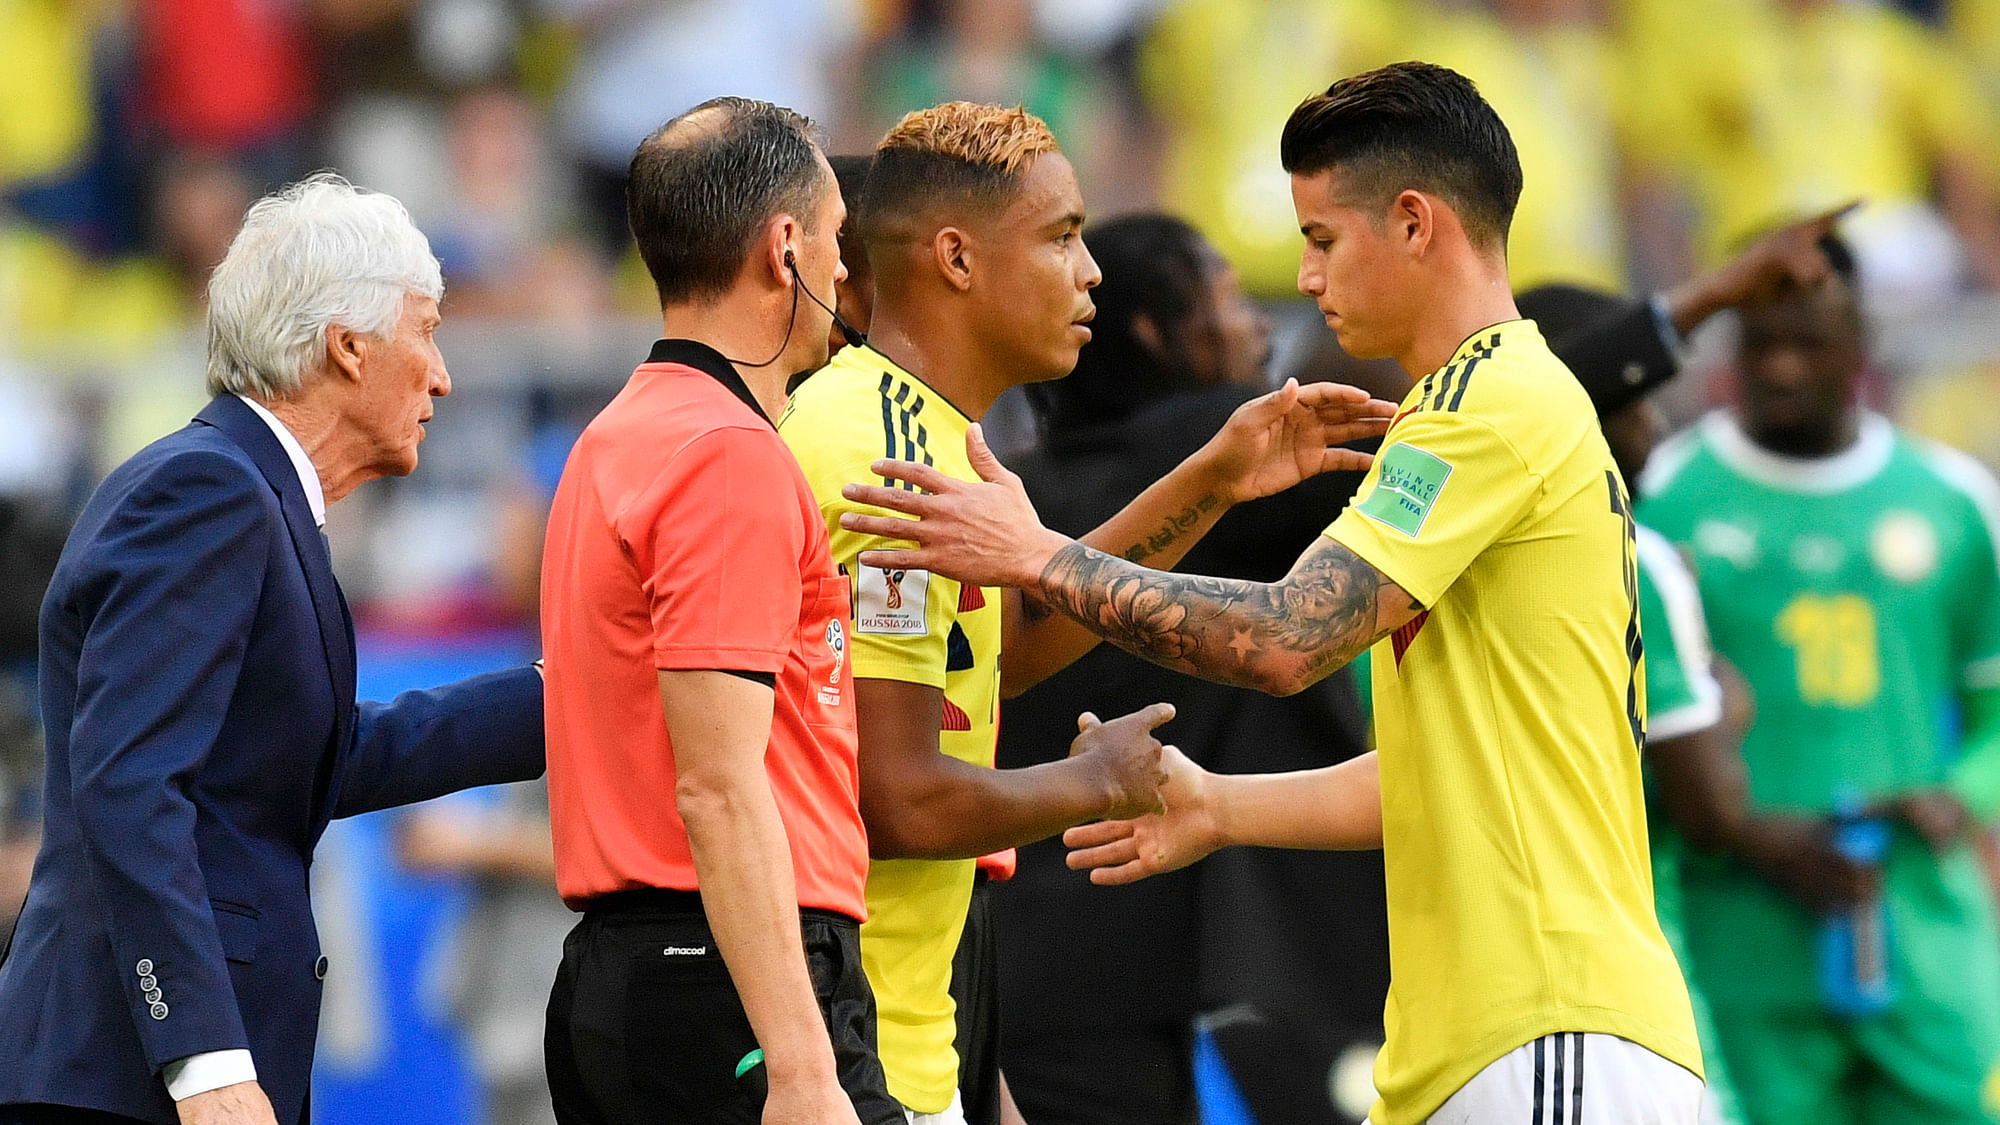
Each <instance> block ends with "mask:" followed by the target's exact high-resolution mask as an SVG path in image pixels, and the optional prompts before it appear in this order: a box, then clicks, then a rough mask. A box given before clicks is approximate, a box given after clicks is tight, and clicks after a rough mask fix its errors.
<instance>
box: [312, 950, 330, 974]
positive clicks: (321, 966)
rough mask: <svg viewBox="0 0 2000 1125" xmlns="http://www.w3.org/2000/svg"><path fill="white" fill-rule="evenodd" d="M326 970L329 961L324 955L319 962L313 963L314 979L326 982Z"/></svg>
mask: <svg viewBox="0 0 2000 1125" xmlns="http://www.w3.org/2000/svg"><path fill="white" fill-rule="evenodd" d="M326 968H327V959H326V956H325V955H324V954H322V955H321V956H320V959H319V960H317V961H314V962H313V979H314V980H325V979H326Z"/></svg>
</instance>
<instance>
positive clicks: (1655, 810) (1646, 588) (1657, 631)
mask: <svg viewBox="0 0 2000 1125" xmlns="http://www.w3.org/2000/svg"><path fill="white" fill-rule="evenodd" d="M1634 530H1635V531H1636V532H1637V536H1638V538H1637V543H1638V547H1639V568H1638V571H1639V625H1640V630H1641V632H1642V634H1643V636H1644V638H1645V643H1646V706H1647V709H1648V711H1649V714H1648V716H1647V720H1646V745H1647V746H1648V747H1652V746H1658V745H1660V744H1662V743H1664V742H1668V741H1670V740H1672V739H1676V738H1680V737H1683V736H1685V735H1690V734H1694V733H1696V732H1698V731H1703V730H1707V729H1708V728H1710V727H1712V726H1715V725H1716V724H1717V723H1719V722H1721V721H1722V685H1721V684H1719V683H1717V682H1716V679H1715V672H1714V667H1713V665H1714V661H1713V658H1712V656H1711V655H1710V650H1709V645H1708V625H1707V623H1706V622H1705V621H1704V620H1703V619H1702V612H1701V592H1700V590H1698V589H1697V588H1696V586H1695V581H1694V575H1692V574H1690V573H1688V569H1687V564H1686V563H1684V562H1682V561H1681V557H1680V555H1679V554H1678V553H1676V552H1675V550H1674V547H1673V544H1671V543H1669V542H1667V540H1666V538H1665V537H1664V536H1662V535H1661V534H1660V533H1659V532H1657V531H1654V530H1653V529H1652V528H1650V527H1646V526H1644V525H1640V526H1638V527H1636V528H1635V529H1634ZM1653 789H1654V787H1653V779H1652V774H1651V771H1650V770H1649V771H1648V772H1647V777H1646V820H1647V824H1646V833H1647V837H1648V839H1649V840H1650V842H1651V844H1652V856H1653V906H1654V909H1655V910H1657V911H1658V912H1659V915H1660V932H1662V933H1664V934H1666V935H1667V944H1668V945H1670V946H1672V947H1673V950H1674V956H1675V957H1676V958H1677V959H1679V961H1680V962H1681V965H1682V969H1683V972H1685V973H1686V974H1687V977H1688V1001H1689V1003H1691V1004H1692V1005H1693V1006H1694V1026H1695V1032H1696V1034H1698V1035H1700V1036H1701V1061H1702V1068H1703V1070H1704V1071H1706V1077H1707V1079H1708V1090H1709V1094H1710V1096H1711V1097H1712V1098H1713V1100H1714V1102H1715V1110H1716V1113H1717V1114H1718V1115H1719V1116H1720V1118H1721V1120H1722V1121H1723V1122H1724V1123H1727V1125H1736V1123H1737V1122H1740V1121H1742V1120H1743V1117H1742V1113H1741V1110H1740V1109H1739V1107H1738V1103H1737V1100H1736V1090H1735V1085H1734V1083H1732V1082H1731V1081H1730V1077H1729V1068H1728V1065H1727V1063H1726V1062H1725V1060H1724V1057H1723V1054H1722V1052H1721V1050H1719V1049H1718V1044H1717V1040H1716V1034H1715V1020H1714V1017H1712V1016H1711V1015H1710V1014H1709V1007H1708V998H1707V997H1706V996H1705V995H1704V994H1703V993H1702V990H1701V987H1700V984H1699V982H1698V981H1697V980H1696V979H1695V977H1694V974H1693V972H1692V970H1690V969H1688V968H1687V962H1688V951H1687V935H1686V933H1685V929H1684V927H1685V921H1684V915H1683V910H1682V906H1681V854H1682V851H1683V850H1684V848H1685V847H1686V845H1685V844H1684V842H1683V841H1682V840H1681V837H1680V834H1679V833H1678V832H1676V831H1674V828H1673V826H1672V825H1671V824H1669V823H1668V822H1667V819H1666V817H1665V815H1664V814H1663V813H1662V811H1661V809H1660V805H1659V800H1658V798H1657V797H1656V795H1655V794H1654V791H1653ZM1704 1120H1706V1119H1704Z"/></svg>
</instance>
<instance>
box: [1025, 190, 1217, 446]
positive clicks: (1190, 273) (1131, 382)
mask: <svg viewBox="0 0 2000 1125" xmlns="http://www.w3.org/2000/svg"><path fill="white" fill-rule="evenodd" d="M1089 241H1090V253H1091V256H1092V257H1093V258H1095V259H1096V260H1097V264H1098V266H1099V267H1100V268H1101V269H1102V270H1103V271H1104V281H1103V282H1102V283H1101V284H1100V285H1098V287H1097V288H1096V289H1093V290H1091V297H1092V299H1093V300H1094V301H1095V302H1096V305H1097V316H1096V318H1095V319H1093V320H1092V321H1091V324H1090V329H1091V337H1090V342H1089V343H1087V344H1085V345H1084V346H1083V350H1082V351H1081V352H1080V353H1078V355H1077V359H1076V370H1074V371H1072V372H1071V373H1070V374H1069V375H1068V376H1066V377H1065V378H1061V379H1053V380H1050V381H1049V382H1046V383H1030V384H1028V385H1027V387H1026V388H1025V391H1026V393H1027V396H1028V403H1029V406H1030V407H1031V408H1033V410H1034V412H1035V417H1036V420H1037V421H1038V422H1039V423H1040V424H1041V427H1042V430H1043V432H1044V433H1045V434H1047V435H1055V434H1060V433H1067V432H1069V431H1073V430H1079V429H1085V428H1088V427H1091V426H1099V425H1105V424H1108V423H1113V422H1117V421H1119V420H1120V419H1123V418H1124V417H1125V416H1126V415H1128V414H1131V413H1133V412H1134V411H1136V410H1138V409H1140V408H1141V407H1143V406H1145V405H1147V404H1148V403H1150V402H1154V401H1156V400H1158V399H1163V398H1168V397H1170V396H1173V395H1177V394H1186V393H1188V392H1190V391H1194V390H1198V389H1200V388H1201V386H1202V382H1201V379H1200V375H1201V373H1200V372H1197V371H1194V370H1191V369H1190V368H1189V366H1188V365H1187V363H1186V362H1184V360H1185V357H1186V355H1187V349H1186V348H1185V347H1184V346H1183V345H1184V344H1185V343H1186V342H1187V339H1188V333H1189V332H1191V331H1193V330H1196V329H1197V328H1198V327H1199V326H1198V325H1197V323H1196V321H1197V320H1198V318H1200V317H1201V315H1202V312H1203V306H1204V305H1205V304H1206V303H1207V302H1208V300H1209V297H1208V287H1209V284H1210V282H1211V281H1213V280H1214V278H1215V274H1216V272H1217V271H1218V270H1219V269H1221V268H1222V264H1223V263H1222V259H1221V258H1219V257H1217V256H1216V253H1215V251H1214V250H1213V249H1211V248H1210V247H1209V245H1208V241H1207V240H1206V239H1204V238H1203V237H1202V236H1201V232H1199V231H1197V230H1196V229H1195V228H1194V227H1192V226H1190V225H1188V224H1187V223H1186V222H1183V221H1182V220H1180V219H1177V218H1174V217H1173V216H1171V215H1162V214H1135V215H1122V216H1120V217H1118V218H1115V219H1111V220H1108V221H1106V222H1103V223H1099V224H1097V225H1096V226H1093V227H1091V228H1090V234H1089ZM1141 317H1144V318H1146V319H1147V320H1150V321H1151V322H1152V323H1153V326H1154V327H1155V328H1157V329H1158V330H1159V332H1160V335H1161V336H1162V337H1163V338H1164V340H1165V342H1166V344H1167V348H1166V354H1165V355H1159V354H1156V353H1155V352H1153V351H1152V350H1151V349H1149V348H1147V347H1146V346H1145V345H1144V344H1143V343H1141V342H1140V340H1139V335H1138V333H1137V332H1136V331H1135V330H1134V328H1133V325H1134V323H1135V322H1136V321H1137V320H1139V318H1141Z"/></svg>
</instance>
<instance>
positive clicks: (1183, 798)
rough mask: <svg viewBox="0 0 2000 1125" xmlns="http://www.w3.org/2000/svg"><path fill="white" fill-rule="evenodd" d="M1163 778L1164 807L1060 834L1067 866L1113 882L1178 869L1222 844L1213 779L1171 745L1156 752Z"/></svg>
mask: <svg viewBox="0 0 2000 1125" xmlns="http://www.w3.org/2000/svg"><path fill="white" fill-rule="evenodd" d="M1160 764H1161V765H1162V766H1164V767H1165V768H1166V774H1167V780H1166V783H1165V784H1164V785H1161V786H1160V801H1161V802H1162V804H1163V805H1164V809H1163V810H1162V811H1160V812H1157V813H1152V814H1149V815H1147V816H1141V817H1135V818H1133V819H1131V820H1102V821H1098V822H1097V823H1095V824H1079V825H1077V826H1076V827H1075V828H1072V829H1070V830H1069V831H1067V832H1065V833H1063V843H1064V844H1065V845H1067V846H1068V847H1069V849H1070V853H1069V865H1070V867H1071V868H1072V869H1074V870H1077V871H1085V870H1087V871H1089V872H1090V881H1091V882H1093V883H1096V884H1098V885H1099V886H1105V887H1111V886H1118V885H1121V884H1125V883H1136V882H1138V881H1139V880H1141V879H1144V878H1147V877H1148V876H1152V875H1159V874H1163V873H1165V872H1168V871H1178V870H1180V869H1181V868H1183V867H1186V866H1187V865H1188V864H1190V863H1193V862H1194V861H1195V860H1198V859H1200V858H1202V857H1203V856H1206V855H1208V854H1209V853H1210V852H1212V851H1214V850H1215V849H1216V848H1218V847H1220V846H1222V842H1223V841H1222V831H1221V828H1220V826H1219V824H1218V822H1217V818H1216V810H1215V808H1214V807H1213V801H1212V798H1211V795H1210V794H1211V783H1212V782H1213V780H1214V778H1213V775H1211V774H1210V773H1209V772H1208V771H1206V770H1204V769H1202V768H1201V767H1200V766H1197V765H1195V764H1194V763H1193V762H1191V761H1189V760H1188V758H1187V755H1185V754H1183V753H1181V752H1180V751H1179V750H1177V749H1175V748H1174V747H1172V746H1169V747H1167V748H1166V749H1165V750H1164V751H1163V752H1162V753H1161V755H1160Z"/></svg>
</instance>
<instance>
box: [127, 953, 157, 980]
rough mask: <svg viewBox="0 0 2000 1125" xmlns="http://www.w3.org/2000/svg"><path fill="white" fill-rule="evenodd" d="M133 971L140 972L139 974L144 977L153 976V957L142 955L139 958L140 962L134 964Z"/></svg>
mask: <svg viewBox="0 0 2000 1125" xmlns="http://www.w3.org/2000/svg"><path fill="white" fill-rule="evenodd" d="M132 971H133V972H135V973H138V974H139V975H140V976H142V977H150V976H152V975H153V959H152V958H151V957H141V958H139V963H138V964H137V965H134V966H132Z"/></svg>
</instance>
